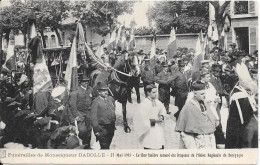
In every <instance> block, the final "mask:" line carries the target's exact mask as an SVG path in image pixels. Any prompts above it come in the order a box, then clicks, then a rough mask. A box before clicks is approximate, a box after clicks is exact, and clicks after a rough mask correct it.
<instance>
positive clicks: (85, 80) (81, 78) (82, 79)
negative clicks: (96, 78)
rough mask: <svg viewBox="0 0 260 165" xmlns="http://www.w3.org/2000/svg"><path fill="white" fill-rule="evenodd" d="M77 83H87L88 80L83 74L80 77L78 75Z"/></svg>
mask: <svg viewBox="0 0 260 165" xmlns="http://www.w3.org/2000/svg"><path fill="white" fill-rule="evenodd" d="M79 81H80V82H88V81H90V78H89V77H88V76H87V75H85V74H81V75H79Z"/></svg>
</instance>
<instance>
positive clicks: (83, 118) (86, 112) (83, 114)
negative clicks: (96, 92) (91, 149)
mask: <svg viewBox="0 0 260 165" xmlns="http://www.w3.org/2000/svg"><path fill="white" fill-rule="evenodd" d="M89 81H90V79H89V78H88V77H87V76H86V75H82V76H81V77H79V86H78V88H77V90H76V91H73V92H71V95H70V99H71V100H72V101H73V102H72V104H70V107H71V108H72V109H74V110H76V111H77V112H76V113H77V114H78V115H77V117H76V118H75V119H76V120H77V121H78V123H77V124H78V128H79V138H81V139H82V141H83V144H84V145H85V144H86V145H88V146H90V140H91V131H92V125H91V118H90V109H91V108H90V107H91V105H92V101H93V100H92V97H93V89H92V87H90V86H89Z"/></svg>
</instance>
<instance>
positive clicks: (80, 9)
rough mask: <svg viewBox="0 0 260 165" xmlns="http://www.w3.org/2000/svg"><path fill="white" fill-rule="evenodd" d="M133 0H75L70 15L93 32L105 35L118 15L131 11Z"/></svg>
mask: <svg viewBox="0 0 260 165" xmlns="http://www.w3.org/2000/svg"><path fill="white" fill-rule="evenodd" d="M133 4H134V2H133V1H76V2H75V4H74V5H73V6H72V10H71V11H72V15H73V16H74V17H76V18H78V19H80V20H81V22H82V23H83V24H85V25H87V26H88V27H91V28H92V29H93V30H94V32H96V33H98V34H101V35H103V36H105V35H106V34H108V33H110V32H111V29H113V26H114V24H115V23H116V22H117V18H118V16H119V15H122V14H124V13H132V12H133V9H132V6H133Z"/></svg>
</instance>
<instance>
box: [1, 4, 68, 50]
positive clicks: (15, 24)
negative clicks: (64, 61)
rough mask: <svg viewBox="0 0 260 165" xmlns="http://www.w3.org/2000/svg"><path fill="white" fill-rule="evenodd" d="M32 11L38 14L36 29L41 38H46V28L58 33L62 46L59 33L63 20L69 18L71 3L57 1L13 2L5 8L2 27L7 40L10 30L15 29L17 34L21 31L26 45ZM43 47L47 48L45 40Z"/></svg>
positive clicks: (2, 11) (3, 9)
mask: <svg viewBox="0 0 260 165" xmlns="http://www.w3.org/2000/svg"><path fill="white" fill-rule="evenodd" d="M32 9H33V10H35V14H36V27H37V28H38V30H39V32H40V33H41V36H42V37H44V35H43V32H44V30H45V28H46V27H50V28H51V30H53V31H55V32H56V35H57V37H58V41H59V43H60V44H61V37H60V34H59V32H58V30H59V29H61V28H62V24H61V23H62V20H64V19H66V18H67V17H68V11H69V2H68V1H62V0H56V1H34V0H27V1H26V3H23V2H21V0H11V6H8V7H4V8H2V10H1V13H0V15H1V18H2V21H1V26H2V27H3V28H2V29H3V32H6V33H7V35H6V36H7V39H8V34H9V31H10V29H13V30H14V32H15V34H18V32H19V31H21V32H22V33H23V35H24V43H25V44H26V41H27V39H26V34H28V30H29V29H28V25H29V24H28V18H29V17H30V15H31V13H32ZM43 46H44V47H46V43H45V40H43Z"/></svg>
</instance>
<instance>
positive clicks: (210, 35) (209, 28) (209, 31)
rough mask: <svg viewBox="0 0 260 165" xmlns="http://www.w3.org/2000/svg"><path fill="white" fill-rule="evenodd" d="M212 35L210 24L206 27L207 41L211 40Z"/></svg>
mask: <svg viewBox="0 0 260 165" xmlns="http://www.w3.org/2000/svg"><path fill="white" fill-rule="evenodd" d="M212 35H213V31H212V26H211V25H209V27H208V39H209V41H211V39H212Z"/></svg>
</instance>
